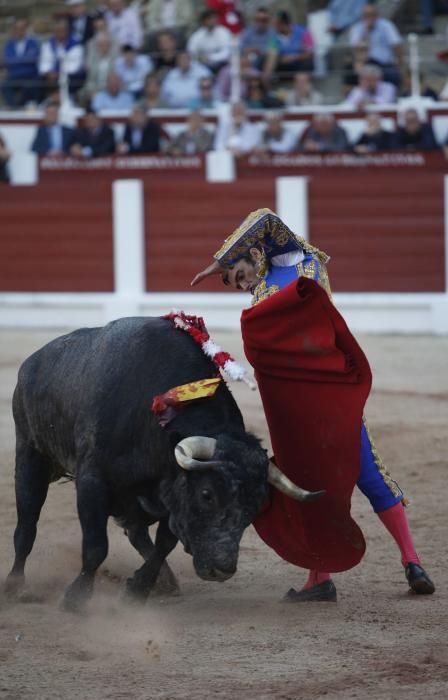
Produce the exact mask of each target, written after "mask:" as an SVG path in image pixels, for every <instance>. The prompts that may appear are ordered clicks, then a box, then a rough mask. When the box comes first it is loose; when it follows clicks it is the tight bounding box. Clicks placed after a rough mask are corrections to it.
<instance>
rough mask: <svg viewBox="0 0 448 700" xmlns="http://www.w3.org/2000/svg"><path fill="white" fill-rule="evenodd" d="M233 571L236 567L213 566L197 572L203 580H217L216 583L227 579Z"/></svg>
mask: <svg viewBox="0 0 448 700" xmlns="http://www.w3.org/2000/svg"><path fill="white" fill-rule="evenodd" d="M235 571H236V569H231V570H223V569H216V568H214V569H207V570H206V571H200V572H198V574H199V576H200V577H201V578H202V579H204V580H205V581H217V582H218V583H222V582H223V581H227V580H228V579H229V578H232V576H233V575H234V573H235Z"/></svg>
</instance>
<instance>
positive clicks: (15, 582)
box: [3, 574, 25, 598]
mask: <svg viewBox="0 0 448 700" xmlns="http://www.w3.org/2000/svg"><path fill="white" fill-rule="evenodd" d="M24 587H25V576H24V575H23V574H8V576H7V578H6V581H5V585H4V587H3V591H4V593H5V595H7V596H9V597H11V598H18V597H19V596H20V594H21V593H22V591H23V589H24Z"/></svg>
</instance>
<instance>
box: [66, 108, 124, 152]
mask: <svg viewBox="0 0 448 700" xmlns="http://www.w3.org/2000/svg"><path fill="white" fill-rule="evenodd" d="M114 152H115V136H114V132H113V129H112V128H111V127H110V126H109V125H108V124H105V123H104V122H103V121H102V120H101V119H100V118H99V116H98V115H97V114H96V112H94V111H93V110H91V109H90V110H87V112H86V115H85V117H84V125H83V126H82V127H81V128H80V129H78V130H77V131H76V132H75V137H74V144H73V145H72V147H71V148H70V153H71V155H72V156H74V157H75V158H85V159H89V158H98V157H100V156H107V155H111V154H112V153H114Z"/></svg>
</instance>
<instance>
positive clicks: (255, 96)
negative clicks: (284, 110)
mask: <svg viewBox="0 0 448 700" xmlns="http://www.w3.org/2000/svg"><path fill="white" fill-rule="evenodd" d="M244 102H245V104H246V107H249V109H274V108H275V107H284V106H285V105H284V102H283V101H282V100H279V99H278V97H274V95H271V94H270V93H269V92H268V90H267V88H266V85H265V83H264V81H263V80H262V78H259V77H253V78H248V80H247V90H246V98H245V100H244Z"/></svg>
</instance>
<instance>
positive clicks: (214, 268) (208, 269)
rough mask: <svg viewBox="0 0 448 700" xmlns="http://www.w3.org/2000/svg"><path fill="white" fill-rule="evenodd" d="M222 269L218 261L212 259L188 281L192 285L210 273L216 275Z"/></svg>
mask: <svg viewBox="0 0 448 700" xmlns="http://www.w3.org/2000/svg"><path fill="white" fill-rule="evenodd" d="M222 270H223V268H222V267H221V265H220V264H219V262H218V261H217V260H214V261H213V262H212V264H211V265H209V266H208V267H206V268H205V270H202V271H201V272H198V274H197V275H196V276H195V277H193V279H192V280H191V282H190V286H191V287H194V286H195V285H196V284H199V282H202V280H204V279H205V278H206V277H209V276H210V275H218V274H219V273H220V272H222Z"/></svg>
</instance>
